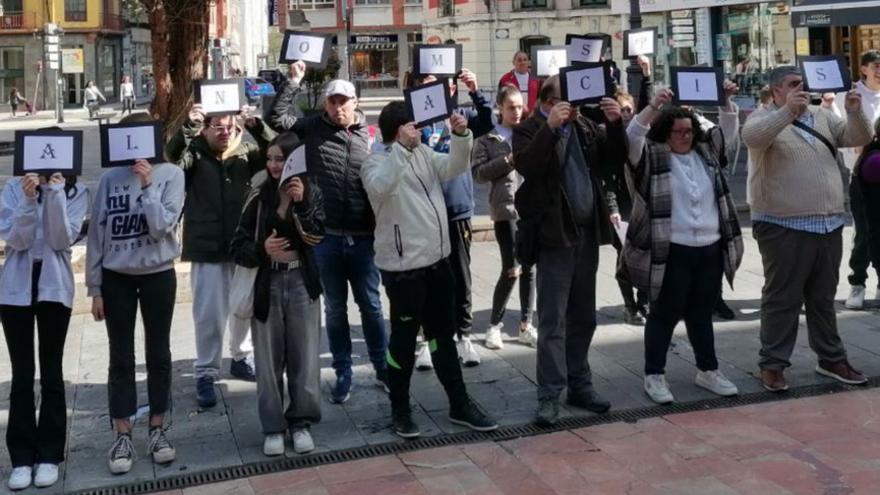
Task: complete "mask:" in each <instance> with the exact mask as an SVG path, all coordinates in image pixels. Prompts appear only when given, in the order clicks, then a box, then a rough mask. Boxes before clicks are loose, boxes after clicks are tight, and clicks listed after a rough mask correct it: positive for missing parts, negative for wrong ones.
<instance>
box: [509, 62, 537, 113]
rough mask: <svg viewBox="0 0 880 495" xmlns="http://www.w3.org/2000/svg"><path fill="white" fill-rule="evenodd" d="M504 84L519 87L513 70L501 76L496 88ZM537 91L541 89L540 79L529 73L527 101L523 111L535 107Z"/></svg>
mask: <svg viewBox="0 0 880 495" xmlns="http://www.w3.org/2000/svg"><path fill="white" fill-rule="evenodd" d="M504 85H509V86H513V87H514V88H516V89H519V82H517V80H516V75H515V74H514V73H513V71H510V72H508V73H507V74H504V75H503V76H501V80H500V81H498V88H499V89H500V88H501V86H504ZM539 91H541V80H540V79H538V78H536V77H532V75H531V74H529V101H527V102H525V104H526V107H525V109H524V110H525V111H527V112H528V111H531V109H533V108H535V102H537V101H538V92H539Z"/></svg>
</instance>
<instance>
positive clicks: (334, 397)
mask: <svg viewBox="0 0 880 495" xmlns="http://www.w3.org/2000/svg"><path fill="white" fill-rule="evenodd" d="M349 397H351V377H350V376H348V375H341V376H337V377H336V385H334V386H333V390H331V391H330V402H332V403H334V404H343V403H345V401H347V400H348V399H349Z"/></svg>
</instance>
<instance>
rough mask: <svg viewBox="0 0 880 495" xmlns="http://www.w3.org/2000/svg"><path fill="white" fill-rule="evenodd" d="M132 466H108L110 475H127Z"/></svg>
mask: <svg viewBox="0 0 880 495" xmlns="http://www.w3.org/2000/svg"><path fill="white" fill-rule="evenodd" d="M132 464H133V463H129V464H128V466H121V467H113V466H112V465H110V466H109V468H110V473H111V474H127V473H128V472H129V471H131V465H132Z"/></svg>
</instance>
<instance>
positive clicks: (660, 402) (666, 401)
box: [645, 390, 675, 406]
mask: <svg viewBox="0 0 880 495" xmlns="http://www.w3.org/2000/svg"><path fill="white" fill-rule="evenodd" d="M645 395H647V396H648V398H649V399H651V402H653V403H654V404H659V405H661V406H665V405H668V404H672V403H673V402H675V397H672V398H671V399H669V400H663V401H660V400H658V399H655V398H654V397H651V394H649V393H648V391H647V390H645Z"/></svg>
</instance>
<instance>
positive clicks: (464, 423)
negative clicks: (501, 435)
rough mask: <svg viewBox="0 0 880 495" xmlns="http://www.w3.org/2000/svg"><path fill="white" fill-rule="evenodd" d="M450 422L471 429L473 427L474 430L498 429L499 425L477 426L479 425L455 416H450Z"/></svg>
mask: <svg viewBox="0 0 880 495" xmlns="http://www.w3.org/2000/svg"><path fill="white" fill-rule="evenodd" d="M449 422H450V423H453V424H457V425H460V426H466V427H468V428H470V429H472V430H474V431H495V430H497V429H498V425H492V426H477V425H473V424H470V423H468V422H467V421H464V420H461V419H455V418H453V417H452V416H449Z"/></svg>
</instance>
